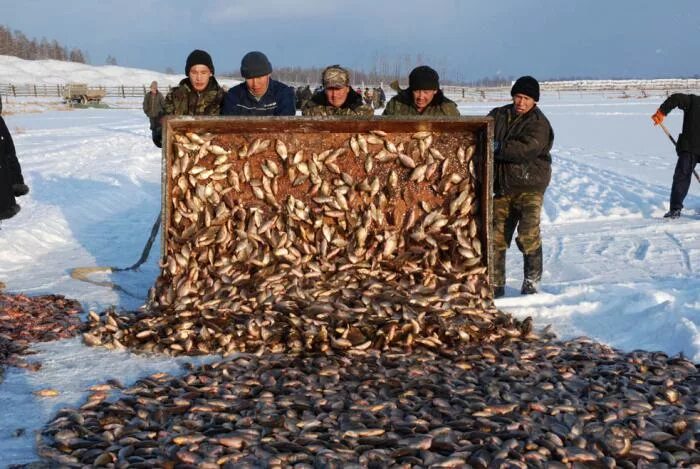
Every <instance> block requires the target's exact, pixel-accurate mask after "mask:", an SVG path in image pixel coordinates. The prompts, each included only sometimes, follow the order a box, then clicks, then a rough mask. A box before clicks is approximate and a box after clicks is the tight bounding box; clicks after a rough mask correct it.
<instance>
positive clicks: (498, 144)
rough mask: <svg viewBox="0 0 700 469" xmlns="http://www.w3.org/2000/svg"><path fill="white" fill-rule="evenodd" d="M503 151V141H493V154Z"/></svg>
mask: <svg viewBox="0 0 700 469" xmlns="http://www.w3.org/2000/svg"><path fill="white" fill-rule="evenodd" d="M500 151H501V141H500V140H494V141H493V154H494V155H495V154H496V153H498V152H500Z"/></svg>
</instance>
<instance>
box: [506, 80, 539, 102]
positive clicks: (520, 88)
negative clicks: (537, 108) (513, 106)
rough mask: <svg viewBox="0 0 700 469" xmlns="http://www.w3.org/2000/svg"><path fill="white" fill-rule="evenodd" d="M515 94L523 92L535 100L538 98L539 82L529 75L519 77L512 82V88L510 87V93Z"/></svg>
mask: <svg viewBox="0 0 700 469" xmlns="http://www.w3.org/2000/svg"><path fill="white" fill-rule="evenodd" d="M516 94H524V95H525V96H529V97H531V98H532V99H534V100H535V101H539V100H540V84H539V83H537V80H535V79H534V78H532V77H531V76H529V75H526V76H524V77H520V78H518V79H517V80H515V83H513V88H511V89H510V95H511V96H515V95H516Z"/></svg>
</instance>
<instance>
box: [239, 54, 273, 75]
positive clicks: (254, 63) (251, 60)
mask: <svg viewBox="0 0 700 469" xmlns="http://www.w3.org/2000/svg"><path fill="white" fill-rule="evenodd" d="M270 73H272V65H271V64H270V61H269V60H267V56H266V55H265V54H263V53H262V52H259V51H253V52H248V53H247V54H246V55H244V56H243V60H241V75H242V76H243V78H257V77H261V76H263V75H269V74H270Z"/></svg>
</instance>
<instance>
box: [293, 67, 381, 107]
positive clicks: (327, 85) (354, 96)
mask: <svg viewBox="0 0 700 469" xmlns="http://www.w3.org/2000/svg"><path fill="white" fill-rule="evenodd" d="M321 83H323V90H321V91H318V92H317V93H314V95H313V96H312V97H311V99H309V100H308V101H307V102H306V104H305V105H304V109H302V113H301V114H302V115H303V116H371V115H373V114H374V109H372V108H371V107H370V106H367V105H366V104H363V102H362V96H360V94H359V93H358V92H357V91H355V90H353V89H352V87H350V73H349V72H348V71H347V70H346V69H344V68H343V67H341V66H340V65H331V66H330V67H326V68H325V69H324V70H323V74H322V75H321Z"/></svg>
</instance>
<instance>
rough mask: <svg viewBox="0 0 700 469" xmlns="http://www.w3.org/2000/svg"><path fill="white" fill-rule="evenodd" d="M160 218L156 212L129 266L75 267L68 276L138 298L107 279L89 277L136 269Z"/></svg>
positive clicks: (144, 258) (153, 238) (154, 233)
mask: <svg viewBox="0 0 700 469" xmlns="http://www.w3.org/2000/svg"><path fill="white" fill-rule="evenodd" d="M160 219H161V214H160V213H158V217H157V218H156V221H155V223H153V227H152V228H151V236H150V237H149V238H148V241H146V245H145V246H144V247H143V252H141V257H140V258H139V260H138V261H136V263H135V264H134V265H132V266H130V267H114V266H96V267H76V268H74V269H71V270H70V276H71V278H73V279H75V280H79V281H81V282H87V283H91V284H93V285H97V286H99V287H107V288H111V289H112V290H116V291H120V292H122V293H125V294H127V295H129V296H131V297H132V298H138V299H140V298H141V297H140V296H138V295H134V294H133V293H131V292H129V291H127V290H126V289H124V287H122V286H120V285H118V284H116V283H114V282H110V281H108V280H105V281H102V282H100V281H97V280H91V279H90V278H89V275H90V274H93V273H95V272H125V271H127V270H137V269H138V268H139V267H140V266H141V265H142V264H143V263H144V262H146V260H147V259H148V255H149V254H150V252H151V248H152V247H153V241H154V240H155V239H156V234H158V229H159V228H160Z"/></svg>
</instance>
